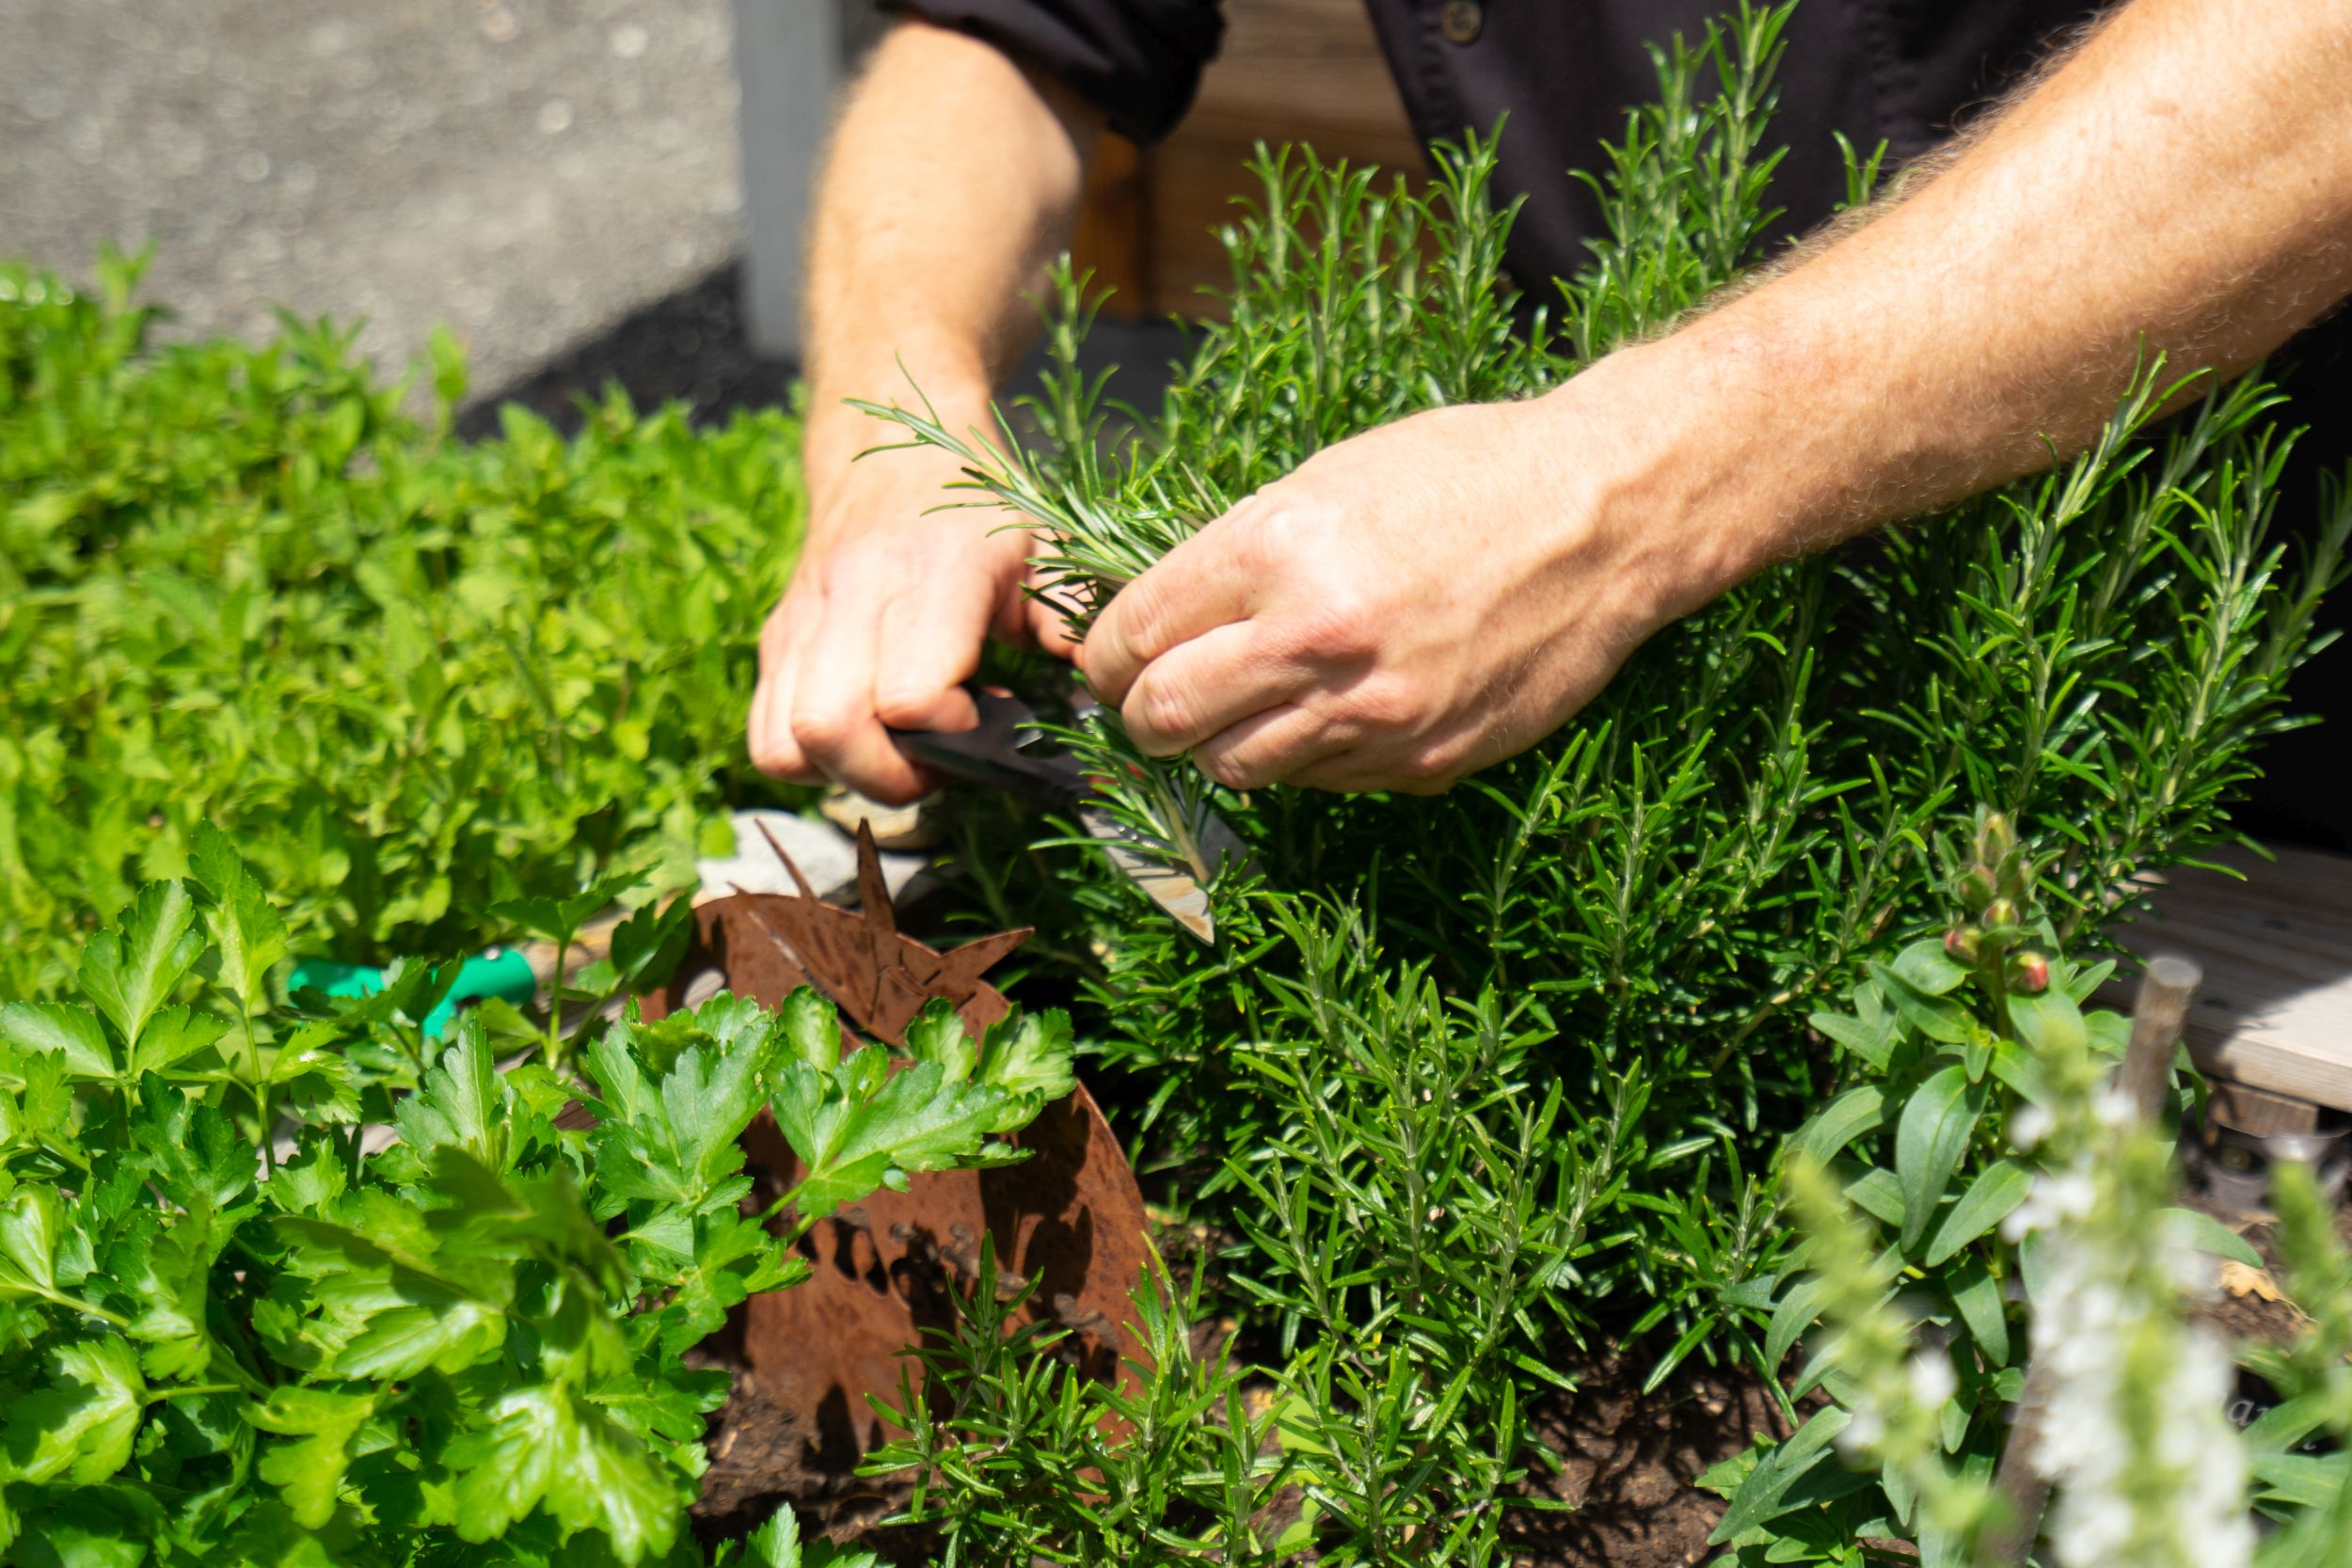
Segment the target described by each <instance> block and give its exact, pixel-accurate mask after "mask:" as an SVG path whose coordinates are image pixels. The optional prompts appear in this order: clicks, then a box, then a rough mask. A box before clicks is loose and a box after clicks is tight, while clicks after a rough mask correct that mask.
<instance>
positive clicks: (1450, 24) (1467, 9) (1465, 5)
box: [1438, 0, 1486, 43]
mask: <svg viewBox="0 0 2352 1568" xmlns="http://www.w3.org/2000/svg"><path fill="white" fill-rule="evenodd" d="M1485 26H1486V8H1485V7H1484V6H1481V5H1480V4H1479V3H1478V0H1445V9H1444V10H1442V11H1440V12H1438V30H1439V31H1440V32H1442V33H1444V34H1445V36H1446V37H1447V38H1448V39H1450V40H1453V41H1454V42H1455V43H1470V42H1474V41H1475V40H1477V38H1478V34H1479V30H1480V29H1481V28H1483V27H1485Z"/></svg>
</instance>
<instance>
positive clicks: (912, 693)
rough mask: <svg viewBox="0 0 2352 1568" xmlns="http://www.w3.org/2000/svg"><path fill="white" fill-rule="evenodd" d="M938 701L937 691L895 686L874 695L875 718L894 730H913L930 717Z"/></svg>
mask: <svg viewBox="0 0 2352 1568" xmlns="http://www.w3.org/2000/svg"><path fill="white" fill-rule="evenodd" d="M938 699H939V693H938V692H937V691H929V690H925V689H923V688H921V687H917V686H894V687H891V688H888V689H885V690H881V691H877V692H875V693H874V717H875V718H877V719H879V720H881V721H882V722H883V723H885V724H888V725H890V726H892V727H893V728H894V729H907V728H911V727H912V726H914V725H917V724H920V723H922V722H923V721H925V720H926V719H929V718H930V714H931V707H932V705H933V704H935V703H936V702H937V701H938Z"/></svg>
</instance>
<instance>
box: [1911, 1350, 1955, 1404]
mask: <svg viewBox="0 0 2352 1568" xmlns="http://www.w3.org/2000/svg"><path fill="white" fill-rule="evenodd" d="M1958 1392H1960V1379H1959V1377H1958V1376H1957V1375H1956V1374H1954V1372H1953V1371H1952V1359H1951V1357H1950V1356H1948V1355H1946V1354H1944V1353H1943V1352H1941V1351H1924V1350H1923V1351H1921V1352H1920V1353H1919V1354H1916V1355H1915V1356H1913V1357H1912V1358H1911V1397H1912V1400H1913V1401H1914V1402H1915V1403H1917V1404H1918V1405H1919V1406H1920V1407H1921V1408H1922V1409H1926V1410H1941V1409H1942V1408H1943V1407H1944V1406H1945V1404H1946V1403H1947V1402H1949V1401H1950V1399H1951V1397H1952V1396H1953V1395H1954V1394H1956V1393H1958Z"/></svg>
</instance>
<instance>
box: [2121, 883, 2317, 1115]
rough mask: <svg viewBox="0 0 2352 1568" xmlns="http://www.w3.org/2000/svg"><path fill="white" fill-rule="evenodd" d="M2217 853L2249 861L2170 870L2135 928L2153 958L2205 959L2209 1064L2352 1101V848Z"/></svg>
mask: <svg viewBox="0 0 2352 1568" xmlns="http://www.w3.org/2000/svg"><path fill="white" fill-rule="evenodd" d="M2277 856H2278V858H2277V860H2276V861H2275V862H2267V863H2266V862H2265V861H2263V860H2262V859H2261V858H2259V857H2257V856H2254V855H2251V854H2248V853H2246V852H2244V851H2232V852H2229V853H2225V854H2222V855H2217V856H2216V857H2215V858H2216V859H2217V860H2219V861H2222V862H2224V863H2226V864H2228V865H2230V866H2232V867H2233V868H2235V869H2236V870H2238V871H2239V872H2241V873H2243V876H2244V879H2243V880H2239V879H2236V878H2233V877H2231V876H2228V875H2226V874H2225V873H2223V872H2218V871H2208V870H2182V871H2176V872H2172V873H2169V875H2167V876H2166V877H2165V878H2164V879H2163V880H2162V885H2161V886H2160V887H2159V888H2158V890H2157V892H2156V894H2155V911H2154V913H2153V916H2152V917H2150V918H2146V919H2143V920H2141V921H2139V922H2137V923H2136V924H2134V925H2133V926H2131V927H2127V928H2125V930H2124V931H2123V933H2122V940H2123V944H2124V946H2126V947H2127V948H2129V949H2130V950H2131V951H2132V952H2134V953H2136V954H2138V955H2139V956H2141V957H2143V958H2146V957H2150V956H2153V955H2154V954H2157V953H2166V952H2177V953H2185V954H2186V955H2187V956H2189V957H2190V958H2195V959H2196V960H2197V961H2198V962H2199V963H2200V964H2201V965H2202V966H2203V967H2204V971H2205V984H2204V989H2203V990H2201V992H2200V993H2199V995H2198V998H2197V1003H2196V1006H2194V1007H2193V1008H2192V1009H2191V1010H2190V1013H2189V1021H2188V1030H2187V1040H2188V1048H2189V1054H2190V1056H2191V1057H2192V1058H2193V1059H2194V1060H2195V1061H2196V1063H2197V1065H2198V1067H2199V1069H2201V1070H2202V1071H2204V1072H2206V1073H2207V1074H2209V1075H2211V1076H2214V1077H2217V1078H2226V1079H2230V1080H2232V1081H2233V1082H2236V1083H2239V1084H2243V1085H2248V1086H2249V1087H2251V1088H2255V1089H2261V1090H2265V1091H2267V1092H2269V1093H2271V1094H2277V1095H2285V1096H2288V1097H2290V1098H2292V1099H2296V1100H2305V1101H2312V1103H2314V1104H2319V1105H2326V1106H2330V1107H2333V1108H2335V1109H2338V1110H2344V1111H2352V859H2346V858H2345V857H2343V856H2340V855H2330V854H2325V853H2322V852H2320V851H2317V850H2310V849H2288V848H2281V849H2279V850H2278V851H2277Z"/></svg>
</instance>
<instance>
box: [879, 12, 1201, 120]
mask: <svg viewBox="0 0 2352 1568" xmlns="http://www.w3.org/2000/svg"><path fill="white" fill-rule="evenodd" d="M884 7H885V8H886V9H889V10H893V11H897V12H899V13H902V14H906V15H913V16H919V17H921V18H923V19H924V20H925V21H927V22H933V23H936V24H939V25H940V26H943V27H954V28H957V29H960V30H961V31H963V32H967V33H970V34H972V35H974V36H975V37H977V38H983V39H986V40H988V41H989V42H991V43H993V44H995V45H996V46H997V47H998V48H1000V49H1003V50H1004V51H1005V52H1006V53H1008V54H1009V55H1016V56H1018V57H1019V58H1020V59H1021V60H1022V61H1023V63H1025V64H1026V65H1030V66H1034V67H1036V68H1037V69H1038V70H1040V71H1044V72H1045V73H1046V74H1047V75H1049V76H1052V77H1054V78H1056V79H1057V80H1058V81H1060V82H1061V83H1062V84H1063V85H1065V86H1066V87H1069V88H1070V90H1071V91H1073V92H1074V93H1076V94H1077V95H1078V96H1079V97H1081V98H1083V99H1085V100H1086V101H1087V102H1088V103H1091V104H1093V105H1094V106H1095V107H1096V108H1098V109H1100V110H1102V111H1103V113H1104V116H1106V117H1107V118H1108V119H1109V120H1110V126H1111V129H1112V130H1114V131H1117V132H1118V133H1119V134H1120V135H1123V136H1130V137H1133V138H1134V139H1135V140H1136V141H1139V142H1154V141H1157V140H1159V139H1160V138H1161V137H1162V136H1165V135H1168V132H1170V131H1172V130H1174V129H1175V128H1176V122H1177V121H1178V120H1180V119H1184V111H1185V110H1186V109H1189V108H1190V107H1192V95H1193V92H1194V89H1196V88H1197V87H1200V68H1201V67H1202V66H1205V65H1206V64H1208V63H1209V61H1210V60H1211V59H1212V58H1214V57H1215V56H1216V46H1217V42H1218V40H1220V39H1221V38H1222V37H1223V35H1224V32H1225V18H1224V15H1223V13H1222V11H1221V10H1220V9H1219V6H1218V0H884Z"/></svg>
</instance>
